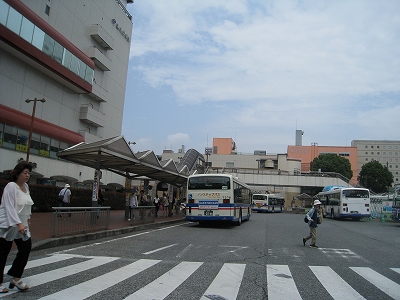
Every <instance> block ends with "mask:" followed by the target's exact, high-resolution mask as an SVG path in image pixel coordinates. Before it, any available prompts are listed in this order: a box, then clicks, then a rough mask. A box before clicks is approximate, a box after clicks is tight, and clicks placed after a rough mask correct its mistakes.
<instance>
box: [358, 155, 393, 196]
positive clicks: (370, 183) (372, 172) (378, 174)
mask: <svg viewBox="0 0 400 300" xmlns="http://www.w3.org/2000/svg"><path fill="white" fill-rule="evenodd" d="M358 182H359V183H360V184H361V185H362V186H364V187H366V188H367V189H370V190H371V191H374V192H375V193H383V192H387V190H388V186H391V185H392V183H393V174H392V173H391V172H390V171H389V169H388V168H387V167H384V166H383V165H382V164H381V163H380V162H379V161H376V160H373V161H370V162H369V163H366V164H365V165H363V166H362V167H361V171H360V174H358Z"/></svg>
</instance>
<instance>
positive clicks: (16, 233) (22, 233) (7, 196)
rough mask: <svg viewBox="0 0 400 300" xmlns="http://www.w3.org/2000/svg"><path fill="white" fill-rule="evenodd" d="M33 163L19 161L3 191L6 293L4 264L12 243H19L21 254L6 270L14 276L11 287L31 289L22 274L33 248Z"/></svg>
mask: <svg viewBox="0 0 400 300" xmlns="http://www.w3.org/2000/svg"><path fill="white" fill-rule="evenodd" d="M31 171H32V166H31V165H30V164H29V163H27V162H20V163H19V164H18V165H16V166H15V168H14V170H13V171H12V172H11V182H9V183H8V184H7V185H6V186H5V188H4V191H3V196H2V198H1V204H0V270H1V273H0V293H7V292H8V289H7V288H6V287H4V286H3V285H2V282H3V277H4V274H3V272H4V267H5V265H6V262H7V257H8V254H9V253H10V250H11V246H12V243H13V242H15V244H16V245H17V249H18V253H17V256H16V258H15V259H14V261H13V263H12V266H11V268H10V269H9V271H8V272H7V274H8V275H10V276H12V277H13V278H12V279H11V281H10V285H9V288H11V289H12V288H14V287H15V286H16V287H17V288H18V289H19V290H20V291H26V290H28V289H29V286H27V285H26V284H25V283H24V282H23V281H22V280H21V277H22V273H23V272H24V269H25V266H26V264H27V263H28V258H29V254H30V252H31V248H32V240H31V233H30V231H29V225H30V217H31V208H32V205H33V201H32V198H31V196H30V194H29V187H28V184H27V182H28V181H29V177H30V172H31Z"/></svg>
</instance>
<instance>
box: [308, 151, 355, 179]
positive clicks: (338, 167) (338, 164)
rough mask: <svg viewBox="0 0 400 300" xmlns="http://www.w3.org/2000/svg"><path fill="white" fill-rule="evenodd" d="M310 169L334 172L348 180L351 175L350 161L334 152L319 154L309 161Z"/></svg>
mask: <svg viewBox="0 0 400 300" xmlns="http://www.w3.org/2000/svg"><path fill="white" fill-rule="evenodd" d="M310 169H311V171H318V170H319V169H321V171H322V172H336V173H339V174H341V175H343V176H344V177H346V178H347V179H348V180H350V179H351V178H352V177H353V171H352V170H351V164H350V161H349V160H348V159H346V158H344V157H341V156H339V155H337V154H334V153H324V154H320V155H319V156H318V157H316V158H314V160H313V161H312V162H311V163H310Z"/></svg>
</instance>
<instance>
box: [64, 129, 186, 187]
mask: <svg viewBox="0 0 400 300" xmlns="http://www.w3.org/2000/svg"><path fill="white" fill-rule="evenodd" d="M57 156H58V157H60V158H62V159H65V160H68V161H71V162H75V163H77V164H80V165H84V166H87V167H90V168H93V169H97V170H109V171H111V172H114V173H116V174H119V175H121V176H124V177H127V178H130V179H133V178H137V177H141V176H144V177H148V178H151V179H154V180H158V181H161V182H164V183H169V184H172V185H175V186H184V185H185V184H186V180H187V177H188V176H189V169H188V167H187V166H186V165H184V166H183V167H181V168H180V170H178V167H177V165H176V164H175V162H174V161H173V160H172V159H169V160H165V161H159V160H158V158H157V156H156V155H155V154H154V152H153V151H152V150H148V151H143V152H137V153H133V152H132V150H131V148H130V147H129V145H128V143H127V142H126V140H125V138H124V137H123V136H118V137H113V138H108V139H105V140H101V141H97V142H93V143H88V144H87V143H79V144H77V145H75V146H72V147H69V148H67V149H65V150H62V151H60V152H58V153H57Z"/></svg>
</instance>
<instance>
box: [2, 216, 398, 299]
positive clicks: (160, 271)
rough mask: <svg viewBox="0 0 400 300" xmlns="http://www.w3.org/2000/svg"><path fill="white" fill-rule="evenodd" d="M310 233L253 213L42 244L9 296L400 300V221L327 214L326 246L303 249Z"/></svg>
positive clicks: (291, 221)
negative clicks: (20, 286)
mask: <svg viewBox="0 0 400 300" xmlns="http://www.w3.org/2000/svg"><path fill="white" fill-rule="evenodd" d="M308 231H309V230H308V226H307V224H305V223H304V222H303V216H302V215H296V214H289V213H277V214H258V213H253V215H252V217H251V219H250V221H248V222H244V223H243V224H242V225H241V226H235V225H231V224H222V225H221V224H209V225H206V226H200V225H198V224H197V223H186V222H184V223H182V224H177V225H173V226H169V227H164V228H161V229H155V230H151V231H142V232H135V233H132V234H128V235H121V236H116V237H112V238H107V239H102V240H95V241H89V242H85V243H80V244H73V245H70V246H63V247H58V248H53V249H46V250H40V251H34V252H32V254H31V259H30V262H29V265H28V268H27V269H26V271H25V274H24V277H25V279H24V280H25V281H26V282H27V283H28V284H30V285H31V286H32V288H31V289H30V290H29V291H28V292H24V293H22V292H18V293H11V292H10V293H8V294H0V297H4V296H6V297H5V298H6V299H7V298H10V299H11V298H12V299H41V298H42V297H46V298H44V299H58V300H61V299H113V300H116V299H185V300H187V299H213V300H216V299H218V300H222V299H341V300H343V299H400V258H399V249H400V224H396V223H392V222H386V223H381V222H379V221H378V220H374V221H366V222H360V221H359V222H357V221H337V220H330V219H324V222H323V224H321V225H320V226H319V228H318V239H317V245H318V246H319V248H318V249H311V248H309V247H308V246H306V247H304V246H303V244H302V242H301V238H302V237H303V236H306V235H307V234H308ZM308 244H309V243H308ZM11 259H12V255H10V260H9V262H11ZM9 279H10V278H9V276H6V277H5V282H7V281H8V280H9Z"/></svg>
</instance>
